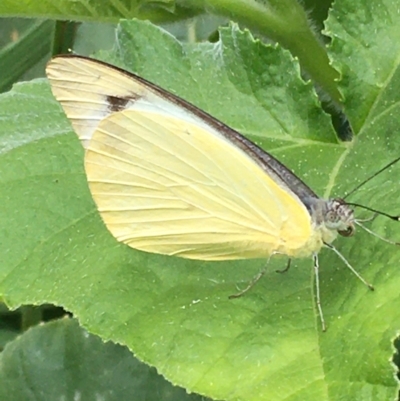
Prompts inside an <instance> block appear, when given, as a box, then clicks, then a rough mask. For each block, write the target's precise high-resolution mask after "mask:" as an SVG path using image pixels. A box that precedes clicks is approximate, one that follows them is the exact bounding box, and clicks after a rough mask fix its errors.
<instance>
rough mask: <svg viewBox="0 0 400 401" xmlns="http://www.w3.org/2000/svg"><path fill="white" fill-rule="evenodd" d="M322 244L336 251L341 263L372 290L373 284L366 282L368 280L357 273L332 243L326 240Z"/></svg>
mask: <svg viewBox="0 0 400 401" xmlns="http://www.w3.org/2000/svg"><path fill="white" fill-rule="evenodd" d="M324 245H325V246H326V247H328V248H330V249H332V251H333V252H335V253H336V255H337V256H339V258H340V259H342V261H343V263H344V264H345V265H346V266H347V267H348V268H349V269H350V270H351V271H352V272H353V274H354V275H355V276H356V277H357V278H358V279H359V280H360V281H362V282H363V283H364V285H366V286H367V287H368V288H369V289H370V290H371V291H374V286H373V285H372V284H370V283H368V281H366V280H365V279H364V277H362V276H361V275H360V273H358V271H357V270H356V269H355V268H354V267H353V266H352V265H351V264H350V263H349V262H348V261H347V259H346V258H345V257H344V256H343V255H342V254H341V253H340V252H339V251H338V250H337V249H336V248H335V247H334V246H333V245H332V244H328V243H327V242H324Z"/></svg>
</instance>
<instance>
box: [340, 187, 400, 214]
mask: <svg viewBox="0 0 400 401" xmlns="http://www.w3.org/2000/svg"><path fill="white" fill-rule="evenodd" d="M352 192H353V191H352ZM350 193H351V192H350ZM346 204H347V205H349V206H354V207H359V208H361V209H365V210H369V211H370V212H374V213H375V214H379V215H380V216H385V217H387V218H389V219H391V220H394V221H400V216H398V215H392V214H389V213H385V212H382V211H380V210H376V209H373V208H372V207H368V206H364V205H360V204H359V203H352V202H346Z"/></svg>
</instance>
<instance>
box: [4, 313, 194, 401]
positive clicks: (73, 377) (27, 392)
mask: <svg viewBox="0 0 400 401" xmlns="http://www.w3.org/2000/svg"><path fill="white" fill-rule="evenodd" d="M133 398H134V399H135V400H138V401H140V400H181V401H184V400H193V401H195V400H200V397H199V396H196V395H191V396H189V395H187V394H186V393H185V391H184V390H183V389H181V388H177V387H173V386H172V385H171V384H170V383H168V382H167V381H165V380H164V379H163V378H162V377H161V376H160V375H158V374H157V373H156V372H155V370H154V369H151V368H149V367H148V366H146V365H144V364H143V363H140V362H139V361H138V360H137V359H135V358H134V357H133V355H132V354H131V353H130V352H129V350H128V349H127V348H125V347H122V346H120V345H115V344H112V343H106V344H104V343H103V342H102V341H101V339H100V338H98V337H96V336H93V335H89V334H88V333H87V332H85V331H84V330H82V329H81V328H80V327H79V326H78V324H77V322H76V321H75V320H73V319H62V320H59V321H55V322H52V323H47V324H44V325H40V326H37V327H35V328H32V329H30V330H28V331H27V332H25V333H24V334H23V335H21V336H20V337H18V338H17V339H16V340H14V341H13V342H11V343H9V344H8V345H7V346H6V348H5V350H4V352H2V354H1V355H0V399H2V400H7V401H20V400H24V401H28V400H57V399H58V400H59V399H64V400H73V399H75V400H76V399H82V400H99V399H104V400H115V401H124V400H131V399H133Z"/></svg>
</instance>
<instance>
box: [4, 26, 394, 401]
mask: <svg viewBox="0 0 400 401" xmlns="http://www.w3.org/2000/svg"><path fill="white" fill-rule="evenodd" d="M352 23H353V24H356V23H357V21H352ZM377 23H379V21H378V22H377ZM393 23H396V21H393ZM365 29H366V30H367V29H368V30H371V27H370V26H369V27H365ZM393 40H394V42H395V41H396V39H395V38H394V39H393ZM117 41H118V46H117V49H118V50H117V51H115V52H112V53H102V54H101V58H103V59H105V60H109V61H112V62H115V63H116V64H118V65H120V66H124V67H125V68H127V69H131V70H134V71H136V72H138V73H139V74H140V75H142V76H144V77H146V78H148V79H150V80H152V81H154V82H156V83H158V84H160V85H161V86H163V87H165V88H166V89H169V90H171V91H173V92H175V93H177V94H179V95H181V96H183V97H184V98H186V99H187V100H189V101H192V102H193V103H195V104H196V105H198V106H200V107H202V108H203V109H205V110H207V111H208V112H210V113H211V114H213V115H215V116H216V117H218V118H220V119H222V120H223V121H224V122H226V123H228V124H229V125H231V126H232V127H234V128H236V129H239V130H240V131H241V132H243V133H244V134H246V135H248V136H249V137H250V138H251V139H253V140H254V141H256V142H257V143H258V144H260V145H261V146H263V147H264V148H265V149H267V150H268V151H270V152H272V153H273V154H274V155H276V156H277V157H278V158H279V159H280V160H282V161H283V162H284V163H285V164H287V165H288V166H289V167H291V168H292V169H294V170H295V172H296V173H297V174H298V175H299V176H301V177H302V178H304V180H305V181H306V182H307V183H308V184H309V185H311V186H312V187H313V188H314V189H315V191H316V192H317V193H319V194H321V195H325V196H328V195H331V192H332V191H333V189H335V195H343V194H344V193H345V191H346V190H349V189H351V188H352V187H354V186H355V185H356V184H357V182H359V180H362V179H364V178H365V177H367V176H368V175H369V174H371V173H372V172H373V171H376V170H377V169H379V168H380V167H382V166H383V165H385V163H387V162H388V161H390V160H392V159H393V158H394V157H395V156H398V154H399V141H398V140H397V138H396V133H395V131H394V129H393V126H394V124H395V123H396V122H397V123H398V119H399V118H400V117H399V116H400V113H398V112H396V110H395V109H394V107H395V106H393V105H391V110H392V113H391V115H387V116H385V118H382V119H381V120H380V124H379V125H377V124H372V123H371V121H374V120H373V119H369V120H368V123H367V122H366V123H365V124H364V125H363V126H362V127H361V128H362V129H359V130H357V131H359V132H360V135H358V137H357V139H355V140H354V141H353V142H351V143H346V144H341V143H339V142H338V141H337V140H336V137H335V135H334V133H333V130H332V128H331V125H330V120H329V118H328V117H327V116H326V115H325V114H324V113H323V112H322V111H321V109H320V108H319V104H318V101H317V98H316V96H315V93H314V91H313V88H312V85H310V84H309V83H304V82H303V81H302V80H301V78H300V75H299V68H298V66H297V64H296V62H295V61H294V60H293V58H292V57H291V56H290V54H289V53H288V52H286V51H282V50H281V49H280V48H279V47H267V46H265V45H263V44H261V43H260V42H258V41H255V40H254V39H253V38H252V37H251V35H249V34H248V33H243V32H240V31H239V30H238V29H237V28H236V27H235V26H232V27H230V28H229V29H224V30H222V31H221V38H220V41H219V42H218V43H216V44H210V43H202V44H198V45H187V46H182V45H181V44H180V43H178V42H177V41H175V40H174V38H172V37H171V36H170V35H169V34H166V33H165V32H162V31H160V30H159V29H157V28H155V27H154V26H152V25H150V24H146V23H139V22H123V23H122V24H121V25H120V28H119V30H118V37H117ZM386 42H387V41H386ZM396 46H397V43H395V44H393V51H395V49H396ZM349 49H351V51H352V52H355V53H356V52H357V50H358V49H357V47H356V46H352V44H351V43H350V44H349ZM349 51H350V50H349ZM332 57H333V58H335V57H337V56H336V55H335V54H333V55H332ZM337 58H338V59H339V57H337ZM353 73H354V74H356V71H353ZM350 80H351V79H350V78H348V79H347V82H349V81H350ZM354 80H356V77H354ZM387 82H388V85H389V86H391V87H395V86H396V84H397V80H396V77H395V76H394V75H392V77H391V78H389V76H388V80H387ZM385 89H386V90H387V88H385ZM360 91H361V88H360ZM380 101H382V102H384V101H385V99H384V98H383V99H377V102H378V103H379V102H380ZM351 107H352V110H351V113H350V112H349V115H351V116H353V115H357V107H358V110H360V109H361V108H363V107H365V105H364V104H360V105H357V104H356V103H354V102H353V103H352V104H351ZM380 107H381V109H382V108H384V107H385V103H382V104H381V105H380ZM355 108H356V109H355ZM0 109H1V110H2V117H1V134H2V136H1V145H0V146H1V147H0V155H1V158H0V169H1V172H2V173H1V176H0V180H1V181H0V204H1V205H2V207H1V208H0V220H1V221H2V222H4V223H3V224H2V225H1V226H0V238H1V249H0V254H1V255H2V258H3V260H4V262H3V263H2V264H1V266H0V269H1V270H0V293H2V294H4V299H5V300H6V301H7V303H8V304H9V305H10V306H12V307H17V306H19V305H21V304H26V303H34V304H40V303H44V302H51V303H55V304H58V305H62V306H64V307H65V308H66V309H67V310H69V311H71V312H73V313H74V314H75V315H76V316H77V317H78V318H79V320H80V322H81V324H82V325H83V326H84V327H85V328H87V329H88V330H89V331H90V332H93V333H96V334H98V335H100V336H101V337H102V338H103V339H112V340H114V341H117V342H120V343H122V344H126V345H128V347H129V348H130V349H132V350H133V351H134V353H135V354H136V355H137V356H138V357H139V358H140V359H141V360H143V361H145V362H147V363H149V364H151V365H154V366H156V367H157V369H158V371H159V372H160V373H162V374H163V375H165V376H166V377H167V378H168V379H169V380H171V381H172V382H173V383H175V384H179V385H181V386H183V387H185V388H187V389H188V390H190V391H196V392H199V393H201V394H205V395H207V396H210V397H213V398H217V399H225V400H239V399H240V400H259V399H262V400H274V401H275V400H290V401H295V400H296V401H297V400H301V401H304V400H313V399H318V400H341V399H346V400H347V399H348V400H352V399H363V400H374V401H375V400H391V399H393V398H394V397H395V394H396V391H397V384H396V382H395V379H394V368H393V367H392V366H391V364H390V359H391V356H392V354H393V343H392V341H393V338H394V336H395V334H396V331H398V328H399V315H400V308H399V301H400V299H399V291H398V288H400V278H399V276H398V274H397V263H396V261H397V260H398V258H399V257H400V252H399V249H398V248H396V247H394V246H391V245H389V244H386V243H384V242H382V241H379V240H378V239H375V238H374V237H371V236H370V235H368V234H366V233H364V232H360V233H357V236H355V237H354V238H351V239H346V238H340V239H339V240H338V241H337V242H336V245H337V247H338V248H339V249H340V250H341V251H342V252H343V254H344V255H345V256H346V257H347V258H348V259H349V261H350V262H351V263H353V264H354V266H355V267H356V268H357V269H358V270H359V271H360V272H361V273H362V275H363V276H364V277H365V278H366V279H368V280H369V281H371V282H373V284H374V285H375V286H376V289H377V290H376V291H375V293H372V292H370V291H369V290H368V289H367V288H366V287H365V286H363V285H362V284H361V283H360V282H359V281H358V280H357V279H356V278H355V277H354V276H352V275H351V273H350V272H349V271H348V269H347V268H346V267H345V266H344V265H343V263H342V262H341V261H340V260H339V259H338V258H337V257H336V256H335V255H334V254H333V253H332V252H329V251H328V250H323V251H322V252H321V258H320V265H321V270H322V271H321V296H322V303H323V310H324V313H325V318H326V320H327V323H328V325H329V329H328V331H327V333H322V332H321V329H320V322H319V318H318V315H317V313H316V311H315V302H314V296H313V289H314V285H313V273H312V262H311V260H307V259H306V260H298V261H297V260H296V261H295V263H294V264H293V267H292V268H291V270H290V271H289V272H288V273H286V274H284V275H282V274H276V273H275V272H274V270H275V269H276V268H279V267H284V266H285V263H286V262H285V260H284V259H279V258H277V259H276V260H273V261H272V263H271V265H270V266H269V272H268V273H267V274H266V276H265V277H264V278H263V279H262V280H261V281H260V282H259V283H258V284H257V285H256V286H255V287H254V288H253V289H252V291H251V292H249V293H247V294H246V295H245V296H244V297H242V298H240V299H235V300H229V299H228V296H229V295H231V294H232V293H235V292H236V291H237V286H239V287H240V288H243V287H244V286H245V285H246V284H247V283H248V281H249V280H250V279H251V278H252V277H253V276H254V275H255V274H256V273H257V272H258V271H259V270H260V269H262V268H263V267H264V265H265V261H264V260H250V261H240V262H219V263H211V262H207V263H206V262H200V261H188V260H182V259H179V258H174V257H166V256H160V255H152V254H147V253H143V252H139V251H135V250H132V249H130V248H128V247H127V246H125V245H123V244H119V243H117V242H116V240H115V239H114V238H113V237H112V236H111V235H110V234H109V233H108V231H107V230H106V228H105V227H104V225H103V223H102V221H101V219H100V217H99V215H98V213H97V212H96V210H95V207H94V204H93V202H92V200H91V197H90V193H89V191H88V188H87V183H86V180H85V175H84V172H83V150H82V149H81V147H80V144H79V141H78V140H77V138H76V137H75V135H74V134H73V132H72V130H71V127H70V125H69V123H68V121H67V120H66V118H65V116H64V115H63V114H62V112H61V109H60V107H59V105H58V104H57V102H56V101H55V100H54V99H53V98H52V96H51V94H50V89H49V87H48V84H47V82H45V81H41V82H35V83H31V84H24V85H17V86H15V88H14V89H13V91H12V92H10V93H8V94H5V95H3V96H2V97H1V98H0ZM378 109H379V107H378V108H376V110H378ZM386 117H387V118H386ZM366 121H367V120H366ZM357 133H358V132H357ZM227 157H229V155H227ZM371 161H373V162H371ZM399 171H400V169H399V167H398V168H393V171H392V172H389V171H387V172H385V173H384V174H382V175H381V176H379V177H377V178H375V179H374V180H373V181H371V182H370V183H369V184H368V185H366V186H365V187H364V188H363V189H362V190H360V191H358V193H357V195H354V196H353V197H352V198H351V200H352V201H356V200H362V201H363V203H365V204H368V205H369V206H372V207H379V208H381V209H384V210H389V211H390V210H395V207H396V206H397V203H398V198H399V193H400V187H399V182H398V179H396V178H395V177H398V174H399ZM361 217H365V216H364V214H363V213H362V212H361ZM370 226H371V227H372V229H373V230H375V231H377V232H378V233H380V234H384V235H387V236H389V237H392V238H395V237H396V228H397V230H398V227H396V226H395V223H393V224H391V223H388V222H387V221H385V220H383V219H381V218H378V219H376V220H375V221H373V222H372V224H370ZM397 238H399V234H398V233H397Z"/></svg>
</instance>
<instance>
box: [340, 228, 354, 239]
mask: <svg viewBox="0 0 400 401" xmlns="http://www.w3.org/2000/svg"><path fill="white" fill-rule="evenodd" d="M338 233H339V234H340V235H341V236H343V237H351V236H352V235H353V234H354V227H353V226H348V227H347V228H346V229H345V230H339V231H338Z"/></svg>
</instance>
